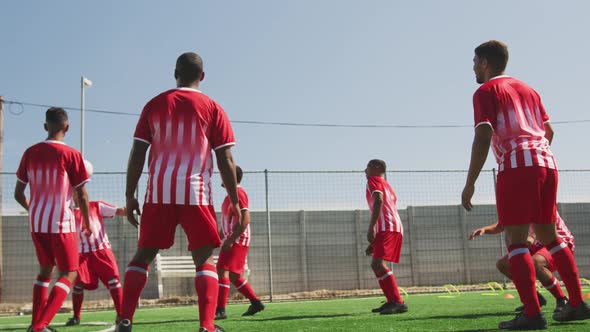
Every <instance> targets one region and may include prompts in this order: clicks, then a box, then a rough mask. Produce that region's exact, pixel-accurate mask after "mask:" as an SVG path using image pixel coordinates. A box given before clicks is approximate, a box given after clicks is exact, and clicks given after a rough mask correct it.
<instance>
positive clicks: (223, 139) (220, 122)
mask: <svg viewBox="0 0 590 332" xmlns="http://www.w3.org/2000/svg"><path fill="white" fill-rule="evenodd" d="M214 105H215V111H214V113H213V121H212V122H213V123H212V128H211V137H209V140H210V142H211V146H212V147H213V149H214V150H217V149H219V148H222V147H225V146H230V145H235V144H236V139H235V138H234V131H233V129H232V127H231V124H230V122H229V118H228V117H227V114H226V113H225V112H224V111H223V108H221V106H219V105H218V104H217V103H214Z"/></svg>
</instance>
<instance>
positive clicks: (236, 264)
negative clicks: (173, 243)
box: [215, 166, 264, 319]
mask: <svg viewBox="0 0 590 332" xmlns="http://www.w3.org/2000/svg"><path fill="white" fill-rule="evenodd" d="M236 175H237V180H238V197H239V200H240V208H241V209H242V221H241V222H238V220H237V219H236V217H235V216H234V214H233V210H232V208H231V200H230V198H229V196H226V197H225V199H224V201H223V205H222V207H221V232H222V235H223V239H224V241H223V245H222V246H221V251H220V252H219V259H218V260H217V274H218V275H219V295H218V297H217V310H216V312H215V319H226V318H227V315H226V314H225V305H226V303H227V296H228V295H229V288H230V286H229V283H230V281H231V283H232V284H233V285H234V287H236V289H237V290H238V292H240V293H241V294H242V295H244V297H246V298H247V299H248V300H249V301H250V307H249V308H248V310H247V311H246V312H245V313H244V314H243V315H242V316H252V315H255V314H256V313H258V312H260V311H262V310H264V305H263V304H262V302H261V301H260V300H259V299H258V297H257V296H256V293H254V290H252V287H250V284H249V283H248V281H247V280H246V279H244V278H243V277H242V274H243V273H244V267H245V266H246V256H247V255H248V248H249V246H250V240H251V238H250V234H251V233H250V212H249V211H248V207H249V204H248V194H246V191H245V190H244V188H242V186H240V185H239V184H240V183H241V182H242V176H243V172H242V169H241V168H240V167H239V166H236Z"/></svg>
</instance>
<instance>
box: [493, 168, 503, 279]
mask: <svg viewBox="0 0 590 332" xmlns="http://www.w3.org/2000/svg"><path fill="white" fill-rule="evenodd" d="M492 180H493V181H494V199H495V197H496V193H497V192H498V184H497V182H498V175H497V174H496V169H495V168H492ZM496 204H498V202H496ZM498 239H499V241H500V257H504V255H505V254H506V252H505V251H504V237H503V236H498ZM502 287H504V288H506V277H503V278H502Z"/></svg>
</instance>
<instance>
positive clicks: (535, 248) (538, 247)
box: [469, 214, 575, 312]
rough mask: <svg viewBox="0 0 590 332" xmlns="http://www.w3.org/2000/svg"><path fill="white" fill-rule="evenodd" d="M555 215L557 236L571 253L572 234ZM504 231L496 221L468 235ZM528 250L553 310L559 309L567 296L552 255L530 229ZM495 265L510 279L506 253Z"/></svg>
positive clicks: (519, 309)
mask: <svg viewBox="0 0 590 332" xmlns="http://www.w3.org/2000/svg"><path fill="white" fill-rule="evenodd" d="M556 215H557V220H556V222H555V228H556V230H557V236H558V237H559V238H560V239H561V240H562V241H563V242H564V243H566V244H567V246H568V247H569V248H570V250H571V251H572V253H573V252H574V251H575V245H574V236H573V235H572V233H571V232H570V230H569V229H568V228H567V226H566V225H565V222H564V221H563V219H561V217H560V216H559V214H556ZM503 231H504V227H503V226H500V225H498V223H496V224H493V225H489V226H486V227H482V228H478V229H476V230H475V231H473V232H472V233H471V235H470V236H469V240H473V239H475V238H476V237H478V236H480V235H484V234H498V233H501V232H503ZM528 242H529V244H530V245H529V251H530V252H531V256H533V263H534V266H535V272H536V275H537V279H538V280H539V281H540V282H541V284H542V285H543V287H545V289H546V290H547V291H549V292H550V293H551V295H553V297H554V298H555V301H556V306H555V310H554V312H559V311H561V310H562V309H563V308H564V307H565V305H566V304H567V303H568V300H567V297H566V296H565V294H564V293H563V290H562V289H561V286H560V285H559V282H558V281H557V279H556V278H555V276H554V275H553V273H554V272H555V271H556V270H557V269H556V267H555V264H554V261H553V257H552V256H551V253H550V252H549V251H548V250H547V248H546V247H545V246H544V245H543V244H542V243H541V242H540V241H539V240H536V236H535V233H534V232H533V231H532V230H531V231H530V232H529V238H528ZM496 267H497V268H498V271H500V272H501V273H502V274H503V275H505V276H506V277H507V278H509V279H512V278H511V275H510V262H509V260H508V254H506V255H504V256H503V257H502V258H500V259H499V260H498V262H496ZM537 296H538V298H539V304H540V305H541V306H544V305H545V304H547V300H545V298H544V297H543V296H542V295H541V294H540V293H539V292H537ZM523 310H524V306H520V307H518V308H516V311H523Z"/></svg>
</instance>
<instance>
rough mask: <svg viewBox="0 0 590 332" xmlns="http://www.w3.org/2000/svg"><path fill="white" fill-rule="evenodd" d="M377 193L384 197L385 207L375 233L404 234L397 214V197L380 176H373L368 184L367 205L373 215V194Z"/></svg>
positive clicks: (382, 209)
mask: <svg viewBox="0 0 590 332" xmlns="http://www.w3.org/2000/svg"><path fill="white" fill-rule="evenodd" d="M375 192H379V193H381V194H382V195H383V207H382V208H381V215H380V216H379V219H378V220H377V224H375V233H379V232H396V233H402V234H403V233H404V228H403V226H402V219H401V218H400V216H399V213H398V212H397V196H396V195H395V192H394V191H393V189H392V188H391V186H390V185H389V183H387V181H386V180H385V179H384V178H382V177H380V176H372V177H370V178H369V180H368V182H367V193H366V195H367V203H368V204H369V210H370V211H371V213H373V193H375Z"/></svg>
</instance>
